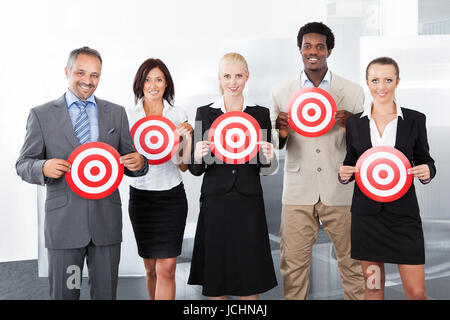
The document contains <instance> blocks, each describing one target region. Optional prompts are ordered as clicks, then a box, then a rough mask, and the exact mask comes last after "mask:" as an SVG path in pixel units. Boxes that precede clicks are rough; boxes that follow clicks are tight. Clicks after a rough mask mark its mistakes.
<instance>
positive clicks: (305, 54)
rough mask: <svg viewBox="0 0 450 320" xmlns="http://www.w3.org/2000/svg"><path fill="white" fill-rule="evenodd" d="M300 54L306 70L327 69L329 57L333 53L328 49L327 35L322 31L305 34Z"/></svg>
mask: <svg viewBox="0 0 450 320" xmlns="http://www.w3.org/2000/svg"><path fill="white" fill-rule="evenodd" d="M300 54H301V55H302V59H303V65H304V68H305V70H306V71H323V70H326V69H327V68H328V66H327V58H328V57H329V56H330V54H331V50H328V49H327V37H326V36H325V35H323V34H320V33H306V34H304V35H303V40H302V47H301V48H300Z"/></svg>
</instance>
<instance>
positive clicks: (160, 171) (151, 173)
mask: <svg viewBox="0 0 450 320" xmlns="http://www.w3.org/2000/svg"><path fill="white" fill-rule="evenodd" d="M163 101H164V109H163V113H162V116H163V117H165V118H167V119H169V120H170V121H172V122H173V124H174V125H175V127H178V126H179V125H180V124H181V123H183V122H186V121H187V120H188V117H187V114H186V112H185V111H184V110H183V109H182V108H179V107H175V106H171V105H170V104H169V103H168V102H167V101H166V100H163ZM127 115H128V122H129V124H130V129H131V128H132V127H133V125H134V124H135V123H136V122H137V121H139V120H140V119H142V118H144V117H145V111H144V106H143V99H141V100H139V101H138V103H137V104H136V106H134V107H131V108H129V109H128V110H127ZM179 161H180V160H179V159H178V152H177V154H176V155H174V156H173V158H172V159H170V160H169V161H166V162H165V163H162V164H158V165H149V166H148V172H147V174H146V175H145V176H142V177H129V179H130V180H129V181H130V185H131V186H132V187H134V188H136V189H141V190H153V191H161V190H169V189H172V188H173V187H176V186H177V185H179V184H180V183H181V182H182V181H183V180H182V178H181V173H180V170H179V169H178V164H177V163H179Z"/></svg>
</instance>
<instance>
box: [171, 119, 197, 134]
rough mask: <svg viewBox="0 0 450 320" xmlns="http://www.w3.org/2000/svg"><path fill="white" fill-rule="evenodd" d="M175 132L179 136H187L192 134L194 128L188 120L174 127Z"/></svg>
mask: <svg viewBox="0 0 450 320" xmlns="http://www.w3.org/2000/svg"><path fill="white" fill-rule="evenodd" d="M175 132H176V133H178V134H179V135H180V136H187V135H192V133H193V132H194V129H193V128H192V126H191V125H190V124H189V123H188V122H183V123H181V124H180V125H179V126H178V127H177V128H176V129H175Z"/></svg>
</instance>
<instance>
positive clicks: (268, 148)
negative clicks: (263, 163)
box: [260, 141, 274, 163]
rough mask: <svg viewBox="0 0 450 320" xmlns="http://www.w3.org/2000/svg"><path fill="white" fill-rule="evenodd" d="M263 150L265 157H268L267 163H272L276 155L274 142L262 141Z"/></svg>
mask: <svg viewBox="0 0 450 320" xmlns="http://www.w3.org/2000/svg"><path fill="white" fill-rule="evenodd" d="M260 145H261V150H262V153H263V155H264V157H265V158H266V159H267V163H270V162H271V161H272V159H273V156H274V147H273V144H271V143H270V142H267V141H261V142H260Z"/></svg>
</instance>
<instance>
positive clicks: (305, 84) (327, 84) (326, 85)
mask: <svg viewBox="0 0 450 320" xmlns="http://www.w3.org/2000/svg"><path fill="white" fill-rule="evenodd" d="M300 87H302V88H310V87H314V83H312V81H311V80H309V78H308V76H307V75H306V73H305V71H304V70H303V71H302V73H301V74H300ZM319 88H320V89H323V90H325V91H326V92H330V89H331V72H330V69H328V70H327V73H325V76H324V77H323V79H322V81H321V82H320V84H319Z"/></svg>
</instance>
